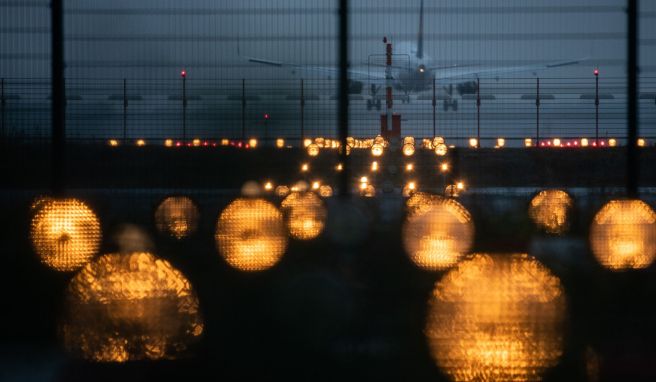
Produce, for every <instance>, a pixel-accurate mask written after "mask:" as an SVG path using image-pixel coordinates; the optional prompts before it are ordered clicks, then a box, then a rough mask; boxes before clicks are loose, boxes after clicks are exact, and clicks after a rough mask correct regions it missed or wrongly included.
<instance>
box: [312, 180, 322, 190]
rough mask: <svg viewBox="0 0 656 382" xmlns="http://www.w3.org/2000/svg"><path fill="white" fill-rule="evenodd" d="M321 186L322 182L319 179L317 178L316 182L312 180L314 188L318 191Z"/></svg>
mask: <svg viewBox="0 0 656 382" xmlns="http://www.w3.org/2000/svg"><path fill="white" fill-rule="evenodd" d="M320 187H321V182H319V181H318V180H315V181H314V182H312V190H314V191H316V190H318V189H319V188H320Z"/></svg>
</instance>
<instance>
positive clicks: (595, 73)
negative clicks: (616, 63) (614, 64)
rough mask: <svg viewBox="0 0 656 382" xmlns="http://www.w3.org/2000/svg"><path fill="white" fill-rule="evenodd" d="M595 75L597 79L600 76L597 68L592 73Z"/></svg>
mask: <svg viewBox="0 0 656 382" xmlns="http://www.w3.org/2000/svg"><path fill="white" fill-rule="evenodd" d="M592 73H594V75H595V77H596V76H598V75H599V69H597V68H595V70H594V71H593V72H592Z"/></svg>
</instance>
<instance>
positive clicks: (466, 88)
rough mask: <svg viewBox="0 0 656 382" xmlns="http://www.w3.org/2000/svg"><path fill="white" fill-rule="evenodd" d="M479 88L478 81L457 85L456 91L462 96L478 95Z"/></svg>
mask: <svg viewBox="0 0 656 382" xmlns="http://www.w3.org/2000/svg"><path fill="white" fill-rule="evenodd" d="M477 86H478V85H477V84H476V81H468V82H462V83H459V84H458V85H456V90H457V91H458V94H460V95H461V96H462V95H465V94H476V90H477Z"/></svg>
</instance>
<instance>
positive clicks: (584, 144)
mask: <svg viewBox="0 0 656 382" xmlns="http://www.w3.org/2000/svg"><path fill="white" fill-rule="evenodd" d="M589 144H590V142H589V141H588V138H581V147H588V145H589Z"/></svg>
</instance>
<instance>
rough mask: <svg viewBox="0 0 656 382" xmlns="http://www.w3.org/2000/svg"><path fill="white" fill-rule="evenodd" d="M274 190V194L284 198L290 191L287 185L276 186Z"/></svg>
mask: <svg viewBox="0 0 656 382" xmlns="http://www.w3.org/2000/svg"><path fill="white" fill-rule="evenodd" d="M275 192H276V195H278V197H280V198H284V197H285V196H287V195H289V193H290V192H291V191H290V190H289V187H287V186H283V185H281V186H278V187H276V191H275Z"/></svg>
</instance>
